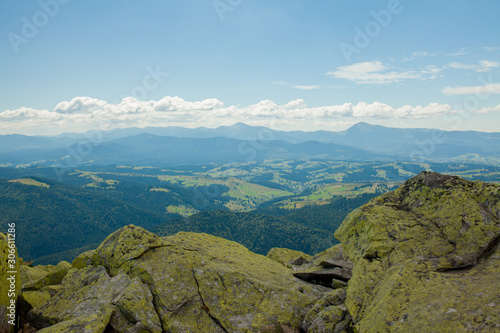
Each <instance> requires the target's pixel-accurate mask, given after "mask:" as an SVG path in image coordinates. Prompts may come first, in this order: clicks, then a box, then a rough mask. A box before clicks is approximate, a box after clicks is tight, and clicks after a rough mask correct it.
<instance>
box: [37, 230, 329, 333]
mask: <svg viewBox="0 0 500 333" xmlns="http://www.w3.org/2000/svg"><path fill="white" fill-rule="evenodd" d="M72 267H73V268H72V269H71V270H70V271H69V272H68V274H67V275H66V277H65V278H64V279H63V281H62V285H61V286H62V287H61V288H60V289H59V290H58V292H57V293H56V294H55V295H54V296H53V297H52V298H51V299H50V300H49V301H47V302H46V303H45V304H43V305H42V306H39V307H37V308H35V309H33V310H32V311H31V312H30V319H31V320H30V323H31V324H32V325H33V326H35V327H38V328H43V327H47V328H46V329H47V330H49V329H54V332H69V331H71V329H74V330H75V329H82V330H84V329H87V330H90V329H92V330H94V331H95V332H99V331H101V330H105V329H107V328H106V327H108V329H111V328H112V329H113V330H115V331H116V332H126V331H130V332H132V331H134V332H135V331H137V332H140V331H141V330H148V331H150V332H156V331H158V332H161V331H169V332H224V331H228V332H259V331H264V330H265V329H267V328H273V327H274V328H278V327H281V328H282V329H284V330H285V331H290V332H292V331H297V332H298V330H299V329H300V325H301V322H302V320H303V318H304V317H305V315H306V314H307V312H308V310H309V309H310V308H311V307H312V306H313V305H314V304H315V303H316V302H317V301H318V299H320V298H321V297H322V296H323V295H324V294H325V293H327V292H329V291H331V289H330V288H324V287H321V286H316V285H313V284H310V283H306V282H304V281H301V280H299V279H296V278H295V277H294V276H293V274H292V270H291V269H289V268H287V267H285V266H283V265H282V264H280V263H278V262H276V261H273V260H271V259H268V258H266V257H264V256H261V255H258V254H255V253H252V252H250V251H249V250H248V249H247V248H245V247H244V246H242V245H240V244H238V243H234V242H231V241H227V240H224V239H221V238H218V237H214V236H210V235H207V234H196V233H178V234H176V235H174V236H170V237H165V238H162V237H158V236H156V235H154V234H152V233H149V232H148V231H146V230H144V229H142V228H139V227H136V226H133V225H129V226H126V227H124V228H122V229H120V230H118V231H117V232H115V233H113V234H112V235H110V236H108V237H107V238H106V240H105V241H104V242H103V243H102V244H101V245H100V246H99V247H98V248H97V249H95V250H93V251H89V252H86V253H83V254H81V255H80V256H78V257H77V258H76V259H75V260H74V261H73V264H72ZM45 288H47V287H45ZM45 288H44V289H42V290H46V289H45ZM96 295H100V296H99V297H96ZM81 309H86V310H85V311H83V312H82V310H81ZM147 309H149V310H147ZM91 313H92V314H91ZM42 331H43V330H42ZM94 331H93V332H94Z"/></svg>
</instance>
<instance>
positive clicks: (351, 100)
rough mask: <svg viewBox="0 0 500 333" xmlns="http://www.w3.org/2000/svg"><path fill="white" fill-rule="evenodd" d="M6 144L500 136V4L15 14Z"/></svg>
mask: <svg viewBox="0 0 500 333" xmlns="http://www.w3.org/2000/svg"><path fill="white" fill-rule="evenodd" d="M0 23H1V24H0V134H7V133H22V134H57V133H60V132H64V131H72V132H82V131H86V130H89V129H108V128H114V127H132V126H140V127H142V126H170V125H174V126H187V127H196V126H207V127H216V126H219V125H231V124H233V123H235V122H238V121H242V122H245V123H248V124H254V125H264V126H269V127H273V128H277V129H281V130H317V129H325V130H342V129H345V128H348V127H349V126H351V125H352V124H354V123H356V122H358V121H366V122H368V123H372V124H381V125H385V126H393V127H431V128H441V129H445V130H480V131H500V126H499V124H500V29H499V27H500V2H499V1H494V0H489V1H488V0H484V1H472V0H469V1H464V0H448V1H436V0H434V1H430V0H419V1H417V0H413V1H410V0H399V1H398V0H389V1H378V0H377V1H374V0H370V1H368V0H361V1H352V0H336V1H325V0H318V1H314V2H311V1H305V0H304V1H299V0H275V1H262V0H216V1H212V0H209V1H204V0H196V1H195V0H182V1H180V0H178V1H166V0H162V1H158V0H150V1H127V0H120V1H117V0H109V1H102V0H101V1H96V0H85V1H83V0H41V1H16V0H4V1H2V2H0Z"/></svg>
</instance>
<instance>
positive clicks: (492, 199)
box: [335, 172, 500, 332]
mask: <svg viewBox="0 0 500 333" xmlns="http://www.w3.org/2000/svg"><path fill="white" fill-rule="evenodd" d="M335 236H336V237H337V238H338V239H339V240H340V241H341V242H342V247H343V248H344V250H345V252H346V253H347V255H348V257H349V258H350V260H352V261H353V262H354V269H353V272H352V278H351V279H350V280H349V286H348V288H347V297H346V301H345V305H346V307H347V309H348V311H349V313H350V315H352V318H353V321H354V323H355V328H356V329H357V331H358V332H499V331H500V249H499V245H498V244H499V240H500V186H499V185H494V184H486V183H483V182H480V181H474V182H470V181H467V180H464V179H461V178H458V177H452V176H444V175H440V174H437V173H429V172H422V173H421V174H419V175H418V176H416V177H414V178H412V179H410V180H409V181H407V182H406V183H405V184H404V185H402V186H401V187H400V188H398V189H397V190H396V191H394V192H391V193H387V194H384V195H382V196H379V197H377V198H375V199H373V200H371V201H370V202H369V203H368V204H366V205H364V206H363V207H361V208H359V209H357V210H355V211H354V212H352V213H351V214H350V215H349V216H348V217H347V218H346V220H345V221H344V223H343V224H342V226H341V227H340V228H339V229H338V230H337V231H336V233H335Z"/></svg>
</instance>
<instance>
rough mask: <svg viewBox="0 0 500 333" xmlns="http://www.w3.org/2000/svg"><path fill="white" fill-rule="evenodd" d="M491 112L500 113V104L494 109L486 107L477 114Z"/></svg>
mask: <svg viewBox="0 0 500 333" xmlns="http://www.w3.org/2000/svg"><path fill="white" fill-rule="evenodd" d="M491 112H500V104H499V105H497V106H494V107H485V108H482V109H479V110H477V113H483V114H486V113H491Z"/></svg>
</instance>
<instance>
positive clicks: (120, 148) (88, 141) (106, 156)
mask: <svg viewBox="0 0 500 333" xmlns="http://www.w3.org/2000/svg"><path fill="white" fill-rule="evenodd" d="M499 156H500V133H485V132H476V131H440V130H433V129H408V128H406V129H405V128H390V127H384V126H379V125H370V124H367V123H358V124H356V125H354V126H352V127H351V128H349V129H347V130H345V131H339V132H333V131H314V132H304V131H279V130H274V129H269V128H266V127H260V126H249V125H246V124H243V123H237V124H235V125H233V126H221V127H218V128H214V129H211V128H204V127H199V128H194V129H190V128H182V127H146V128H126V129H113V130H109V131H103V132H86V133H63V134H60V135H57V136H51V137H49V136H24V135H17V134H14V135H3V136H0V165H7V166H16V165H78V164H101V165H104V164H122V163H126V164H129V165H130V164H131V165H151V166H178V165H188V164H206V163H232V162H235V163H239V162H248V161H252V160H256V161H261V160H266V159H280V158H283V159H326V160H345V161H412V160H413V161H415V160H418V161H424V162H425V161H429V162H478V163H486V164H494V165H498V164H499V163H500V157H499Z"/></svg>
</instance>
